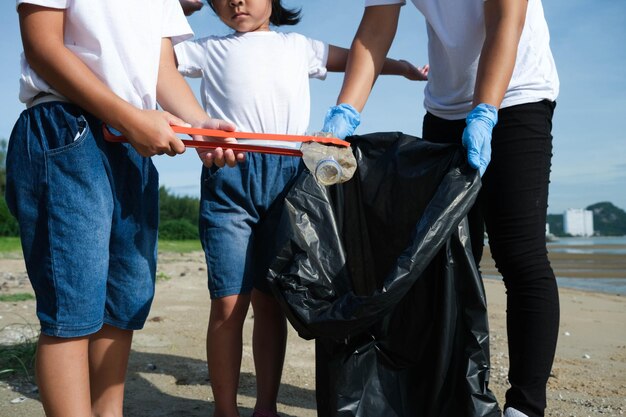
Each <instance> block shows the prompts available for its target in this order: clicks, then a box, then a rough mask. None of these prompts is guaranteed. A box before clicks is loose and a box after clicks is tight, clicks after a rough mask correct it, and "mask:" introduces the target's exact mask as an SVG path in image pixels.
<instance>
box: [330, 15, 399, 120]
mask: <svg viewBox="0 0 626 417" xmlns="http://www.w3.org/2000/svg"><path fill="white" fill-rule="evenodd" d="M399 16H400V6H399V5H391V6H372V7H367V8H365V12H364V14H363V18H362V19H361V23H360V25H359V29H358V31H357V33H356V35H355V37H354V41H353V42H352V46H351V48H350V54H349V57H348V61H347V64H346V75H345V78H344V80H343V86H342V88H341V93H340V94H339V98H338V99H337V103H347V104H350V105H351V106H353V107H354V108H356V109H357V110H358V111H362V110H363V107H364V106H365V103H366V102H367V99H368V97H369V94H370V92H371V91H372V87H373V86H374V83H375V82H376V78H377V77H378V74H380V72H381V70H382V68H383V65H384V62H385V57H386V56H387V52H389V48H390V47H391V43H392V42H393V38H394V37H395V35H396V29H397V27H398V18H399Z"/></svg>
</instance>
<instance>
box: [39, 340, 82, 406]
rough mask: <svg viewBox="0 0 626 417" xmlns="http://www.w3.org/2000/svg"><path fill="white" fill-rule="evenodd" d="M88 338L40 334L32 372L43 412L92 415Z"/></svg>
mask: <svg viewBox="0 0 626 417" xmlns="http://www.w3.org/2000/svg"><path fill="white" fill-rule="evenodd" d="M88 340H89V339H88V338H87V337H80V338H72V339H65V338H59V337H51V336H46V335H44V334H42V335H40V336H39V343H38V346H37V356H36V364H35V373H36V376H37V384H38V386H39V395H40V398H41V402H42V404H43V408H44V411H45V412H46V416H48V417H65V416H77V417H88V416H91V400H90V395H89V363H88V358H87V355H88Z"/></svg>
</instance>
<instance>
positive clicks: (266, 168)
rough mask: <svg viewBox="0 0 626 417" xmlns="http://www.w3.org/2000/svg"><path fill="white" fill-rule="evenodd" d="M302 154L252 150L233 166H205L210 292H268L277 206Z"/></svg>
mask: <svg viewBox="0 0 626 417" xmlns="http://www.w3.org/2000/svg"><path fill="white" fill-rule="evenodd" d="M301 161H302V160H301V158H297V157H293V156H279V155H268V154H259V153H249V154H247V156H246V161H245V162H242V163H240V164H237V166H236V167H233V168H229V167H225V168H216V167H212V168H206V167H205V168H203V170H202V189H201V200H200V240H201V241H202V247H203V248H204V253H205V256H206V262H207V272H208V279H209V291H210V294H211V298H221V297H225V296H228V295H235V294H248V293H250V292H251V291H252V288H257V289H259V290H261V291H263V292H269V291H270V290H269V285H268V283H267V278H266V275H267V270H268V268H269V265H270V262H271V261H272V260H273V259H274V256H275V245H274V232H275V229H276V226H277V225H278V222H279V220H280V211H281V210H279V208H280V206H281V205H282V204H283V201H284V197H285V195H286V194H287V191H288V190H289V188H290V186H291V184H292V183H293V181H294V180H295V178H296V177H297V176H298V174H299V173H300V171H301V170H302V169H303V166H304V164H302V162H301Z"/></svg>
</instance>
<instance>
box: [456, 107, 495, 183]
mask: <svg viewBox="0 0 626 417" xmlns="http://www.w3.org/2000/svg"><path fill="white" fill-rule="evenodd" d="M465 123H466V127H465V130H464V131H463V146H465V149H467V160H468V162H469V164H470V165H471V166H472V167H473V168H476V169H477V170H479V171H480V176H481V177H482V176H483V174H484V173H485V170H486V169H487V165H489V161H491V132H492V131H493V127H494V126H495V125H496V123H498V109H497V108H495V107H494V106H492V105H490V104H485V103H481V104H479V105H478V106H476V107H474V109H473V110H472V111H471V112H470V113H469V114H468V115H467V118H466V119H465Z"/></svg>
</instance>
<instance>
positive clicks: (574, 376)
mask: <svg viewBox="0 0 626 417" xmlns="http://www.w3.org/2000/svg"><path fill="white" fill-rule="evenodd" d="M621 258H624V257H623V256H622V257H621ZM571 261H572V260H571V259H565V260H563V262H565V263H566V262H570V263H571ZM579 261H580V259H579ZM618 261H619V259H618ZM559 262H561V261H559ZM602 262H605V263H606V259H602V260H600V263H602ZM621 262H622V263H624V262H626V260H623V259H622V260H621ZM553 263H554V264H555V269H556V267H557V263H558V262H555V261H553ZM563 265H565V264H563ZM484 268H485V269H489V268H493V265H491V264H489V262H486V263H485V266H484ZM621 271H622V276H623V272H624V271H626V268H622V269H621ZM205 275H206V268H205V265H204V260H203V256H202V254H201V253H199V252H194V253H188V254H176V253H163V254H160V257H159V277H160V278H159V281H158V283H157V294H156V297H155V301H154V305H153V308H152V310H151V313H150V318H149V321H148V322H147V323H146V326H145V329H144V330H142V331H139V332H136V334H135V338H134V343H133V348H132V354H131V360H130V365H129V370H128V378H127V390H126V402H125V415H126V416H127V417H142V416H151V417H158V416H210V415H211V414H212V410H213V404H212V397H211V390H210V386H209V381H208V379H207V371H206V362H205V347H204V346H205V343H204V342H205V340H204V339H205V334H206V325H207V322H208V311H209V297H208V291H207V289H206V279H205ZM601 275H602V274H601ZM485 287H486V291H487V297H488V304H489V320H490V326H491V334H490V336H491V349H492V365H493V369H492V382H491V385H490V386H491V388H492V390H493V391H494V392H495V394H496V395H497V397H498V399H499V401H500V402H501V403H502V402H503V400H504V392H505V390H506V387H507V378H506V375H507V367H508V354H507V350H506V331H505V294H504V287H503V285H502V283H501V282H500V281H498V280H486V281H485ZM15 292H31V289H30V285H29V284H28V280H27V278H26V274H25V272H24V266H23V261H22V260H21V259H19V257H16V258H15V259H0V294H5V293H15ZM560 296H561V310H562V312H561V329H560V336H559V342H558V349H557V355H556V360H555V363H554V367H553V376H552V377H551V378H550V381H549V391H548V407H549V408H548V411H547V413H546V415H547V416H564V417H565V416H567V417H573V416H576V417H586V416H622V415H624V413H626V303H625V300H624V297H622V296H618V295H608V294H600V293H590V292H582V291H576V290H569V289H561V290H560ZM0 316H1V318H0V329H2V330H0V343H7V342H8V341H9V340H11V339H13V340H15V339H16V338H18V337H19V335H20V334H26V335H31V336H32V335H33V334H35V333H36V328H37V325H36V323H37V321H36V317H35V303H34V301H22V302H14V303H13V302H11V303H7V302H1V303H0ZM251 323H252V317H251V316H249V317H248V319H247V321H246V324H245V332H246V336H245V340H246V342H245V346H244V356H243V367H242V374H241V386H240V395H239V403H240V411H241V415H242V416H244V417H247V416H249V415H250V414H251V409H252V407H253V405H254V396H255V393H254V370H253V369H254V368H253V363H252V352H251V345H250V331H251ZM313 347H314V344H313V342H311V341H305V340H303V339H300V338H299V337H298V336H297V334H296V333H295V332H293V331H291V333H290V335H289V341H288V347H287V359H286V363H285V370H284V376H283V385H282V387H281V391H280V396H279V412H280V414H281V415H282V416H284V417H296V416H299V417H313V416H316V415H317V413H316V411H315V392H314V387H315V382H314V377H315V364H314V352H313ZM43 415H44V413H43V410H42V407H41V403H40V402H39V400H38V395H37V391H36V387H34V385H32V384H31V383H29V382H27V381H24V379H23V378H9V379H8V380H7V376H2V375H0V416H3V417H4V416H6V417H8V416H12V417H27V416H28V417H40V416H43Z"/></svg>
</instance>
